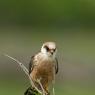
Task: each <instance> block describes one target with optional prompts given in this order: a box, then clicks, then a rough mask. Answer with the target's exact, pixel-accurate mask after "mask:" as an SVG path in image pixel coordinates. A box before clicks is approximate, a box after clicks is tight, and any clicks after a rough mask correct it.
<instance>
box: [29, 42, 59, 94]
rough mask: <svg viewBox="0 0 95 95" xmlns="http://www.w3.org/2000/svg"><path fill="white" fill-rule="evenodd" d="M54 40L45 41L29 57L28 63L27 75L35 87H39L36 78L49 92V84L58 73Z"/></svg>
mask: <svg viewBox="0 0 95 95" xmlns="http://www.w3.org/2000/svg"><path fill="white" fill-rule="evenodd" d="M56 52H57V48H56V44H55V42H45V43H44V44H43V45H42V47H41V51H40V52H39V53H37V54H35V55H34V56H32V57H31V60H30V63H29V76H30V77H31V79H32V80H33V82H34V84H35V85H36V87H37V88H39V89H41V87H40V85H39V84H38V81H37V80H40V82H41V84H42V87H43V89H44V90H45V91H46V92H47V93H49V86H50V85H51V84H52V83H54V81H55V74H57V73H58V60H57V58H56Z"/></svg>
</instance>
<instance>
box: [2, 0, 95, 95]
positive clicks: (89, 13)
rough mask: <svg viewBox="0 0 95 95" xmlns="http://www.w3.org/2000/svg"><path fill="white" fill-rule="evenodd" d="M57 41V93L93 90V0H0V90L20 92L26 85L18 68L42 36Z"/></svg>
mask: <svg viewBox="0 0 95 95" xmlns="http://www.w3.org/2000/svg"><path fill="white" fill-rule="evenodd" d="M46 41H55V42H56V44H57V47H58V54H57V57H58V60H59V69H60V70H59V74H58V75H57V76H56V85H55V89H56V95H95V1H94V0H63V1H62V0H27V1H26V0H13V1H12V0H1V1H0V95H23V93H24V92H25V90H26V89H27V88H28V87H29V86H30V84H29V80H28V77H27V76H26V75H25V74H24V72H23V71H22V70H21V68H20V67H19V66H18V64H16V63H15V62H14V61H12V60H11V59H9V58H7V57H5V56H4V55H3V54H4V53H7V54H9V55H10V56H12V57H14V58H16V59H18V60H19V61H21V62H22V63H23V64H24V65H25V66H26V67H27V68H28V64H29V61H30V56H32V55H33V54H35V53H36V52H37V51H39V50H40V48H41V46H42V44H43V42H46Z"/></svg>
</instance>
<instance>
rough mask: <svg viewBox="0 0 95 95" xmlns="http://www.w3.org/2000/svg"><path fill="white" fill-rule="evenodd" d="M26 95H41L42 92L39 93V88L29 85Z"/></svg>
mask: <svg viewBox="0 0 95 95" xmlns="http://www.w3.org/2000/svg"><path fill="white" fill-rule="evenodd" d="M24 95H41V94H40V93H38V91H37V90H35V89H34V88H33V87H29V88H28V89H27V90H26V92H25V93H24Z"/></svg>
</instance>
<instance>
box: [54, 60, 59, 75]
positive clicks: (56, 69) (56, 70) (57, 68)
mask: <svg viewBox="0 0 95 95" xmlns="http://www.w3.org/2000/svg"><path fill="white" fill-rule="evenodd" d="M55 61H56V62H55V74H57V73H58V70H59V66H58V60H57V58H55Z"/></svg>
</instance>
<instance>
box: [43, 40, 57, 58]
mask: <svg viewBox="0 0 95 95" xmlns="http://www.w3.org/2000/svg"><path fill="white" fill-rule="evenodd" d="M41 52H42V53H44V54H46V55H47V56H49V57H55V55H56V52H57V49H56V44H55V43H54V42H46V43H44V44H43V45H42V48H41Z"/></svg>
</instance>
